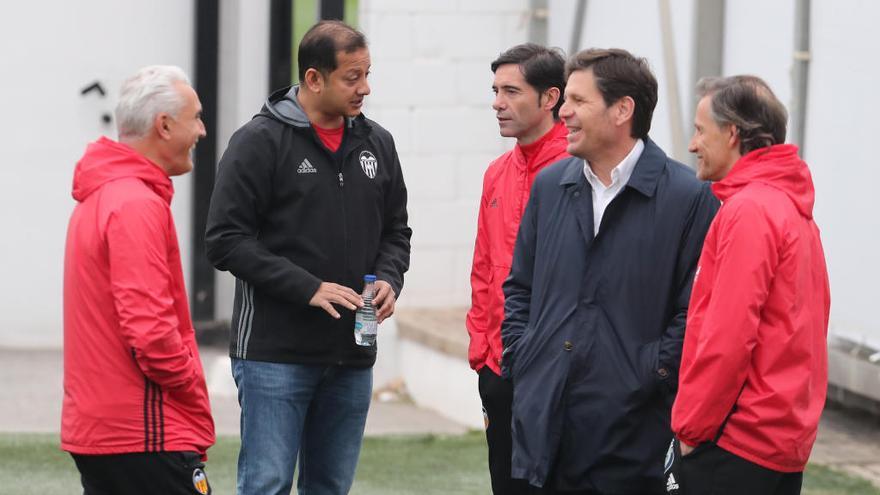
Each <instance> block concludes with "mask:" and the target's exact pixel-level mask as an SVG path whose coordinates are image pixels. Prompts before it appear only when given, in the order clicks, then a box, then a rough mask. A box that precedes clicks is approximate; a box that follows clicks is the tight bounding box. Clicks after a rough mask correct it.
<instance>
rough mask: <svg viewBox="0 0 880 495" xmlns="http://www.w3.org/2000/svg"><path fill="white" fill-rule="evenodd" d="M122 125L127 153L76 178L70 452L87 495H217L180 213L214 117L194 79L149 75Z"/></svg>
mask: <svg viewBox="0 0 880 495" xmlns="http://www.w3.org/2000/svg"><path fill="white" fill-rule="evenodd" d="M116 122H117V128H118V131H119V141H118V142H116V141H112V140H110V139H108V138H106V137H102V138H100V139H99V140H97V141H95V142H94V143H91V144H89V146H88V148H87V149H86V152H85V154H84V155H83V157H82V158H81V159H80V161H79V163H77V165H76V170H75V172H74V178H73V197H74V199H76V201H77V205H76V207H75V208H74V210H73V214H72V215H71V217H70V224H69V226H68V231H67V244H66V249H65V258H64V403H63V407H62V418H61V448H62V449H63V450H66V451H67V452H70V453H71V455H72V456H73V459H74V461H75V462H76V466H77V468H78V469H79V471H80V474H81V475H82V477H81V479H82V485H83V489H84V493H85V494H86V495H90V494H104V493H126V494H144V495H147V494H157V493H162V494H174V495H176V494H181V495H182V494H202V495H205V494H208V493H210V491H211V489H210V486H209V485H208V479H207V476H206V474H205V471H204V468H205V465H204V462H203V461H204V460H205V459H206V456H205V452H206V450H207V449H208V447H210V446H211V445H212V444H213V443H214V422H213V420H212V418H211V411H210V405H209V403H208V392H207V387H206V386H205V375H204V372H203V370H202V365H201V361H200V360H199V350H198V347H197V346H196V341H195V334H194V332H193V326H192V321H191V320H190V314H189V307H188V304H187V298H186V289H185V287H184V281H183V272H182V270H181V264H180V250H179V248H178V244H177V235H176V231H175V228H174V221H173V219H172V217H171V209H170V204H171V197H172V195H173V193H174V188H173V186H172V184H171V179H170V176H174V175H181V174H185V173H187V172H189V171H190V170H192V167H193V164H192V159H191V151H192V149H193V147H194V146H195V144H196V141H198V139H199V138H200V137H204V136H205V126H204V125H203V124H202V120H201V104H200V103H199V98H198V96H197V95H196V92H195V91H194V90H193V88H192V87H191V86H190V84H189V80H188V79H187V77H186V74H184V73H183V71H182V70H180V69H179V68H177V67H171V66H152V67H146V68H144V69H141V70H140V71H139V72H138V73H137V74H135V75H134V76H132V77H131V78H129V79H128V80H126V81H125V83H124V84H123V85H122V89H121V91H120V95H119V103H118V106H117V107H116ZM209 166H211V165H210V164H209Z"/></svg>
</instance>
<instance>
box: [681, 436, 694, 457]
mask: <svg viewBox="0 0 880 495" xmlns="http://www.w3.org/2000/svg"><path fill="white" fill-rule="evenodd" d="M678 445H679V446H681V456H682V457H684V456H686V455H688V454H690V453H691V452H693V451H694V447H691V446H690V445H688V444H686V443H684V442H682V441H681V440H679V441H678Z"/></svg>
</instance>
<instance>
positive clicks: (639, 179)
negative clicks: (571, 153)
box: [559, 138, 667, 197]
mask: <svg viewBox="0 0 880 495" xmlns="http://www.w3.org/2000/svg"><path fill="white" fill-rule="evenodd" d="M666 161H667V157H666V153H664V152H663V150H662V149H660V147H659V146H657V144H656V143H655V142H654V141H653V140H651V139H650V138H645V150H644V151H642V156H641V157H639V161H638V162H636V167H635V169H634V170H633V173H632V175H631V176H630V178H629V182H627V183H626V187H628V188H632V189H635V190H636V191H638V192H640V193H641V194H643V195H645V196H647V197H652V196H654V193H655V192H656V191H657V182H658V181H659V179H660V175H661V174H662V173H663V169H664V168H665V167H666ZM586 181H587V178H586V177H585V176H584V161H583V160H582V159H579V158H574V159H571V160H570V161H569V164H568V167H567V168H566V170H565V172H564V173H563V174H562V178H561V179H560V180H559V185H560V186H570V185H578V186H580V185H582V184H583V183H584V182H586Z"/></svg>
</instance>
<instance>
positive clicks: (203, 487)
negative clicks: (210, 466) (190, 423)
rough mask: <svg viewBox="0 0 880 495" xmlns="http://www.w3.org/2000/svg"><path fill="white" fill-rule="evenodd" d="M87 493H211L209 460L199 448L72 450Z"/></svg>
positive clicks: (201, 494) (187, 494)
mask: <svg viewBox="0 0 880 495" xmlns="http://www.w3.org/2000/svg"><path fill="white" fill-rule="evenodd" d="M71 456H72V457H73V461H74V462H75V463H76V468H77V469H79V473H80V476H81V479H82V486H83V495H157V494H160V493H161V494H162V495H208V494H210V493H211V486H210V485H209V484H208V477H207V475H206V474H205V463H203V462H202V460H201V458H200V456H199V454H197V453H195V452H143V453H133V454H111V455H81V454H71Z"/></svg>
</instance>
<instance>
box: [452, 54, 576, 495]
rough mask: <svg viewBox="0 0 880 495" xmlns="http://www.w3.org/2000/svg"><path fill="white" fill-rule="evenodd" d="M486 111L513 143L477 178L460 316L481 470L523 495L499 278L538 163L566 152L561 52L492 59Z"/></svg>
mask: <svg viewBox="0 0 880 495" xmlns="http://www.w3.org/2000/svg"><path fill="white" fill-rule="evenodd" d="M491 68H492V72H493V73H494V74H495V80H494V83H493V85H492V91H494V92H495V101H494V103H493V104H492V108H493V109H494V110H495V114H496V117H497V118H498V127H499V128H500V132H501V135H502V136H504V137H512V138H516V146H515V147H514V148H513V149H512V150H510V151H508V152H507V153H504V154H503V155H501V156H499V157H498V158H497V159H495V161H493V162H492V163H491V164H490V165H489V168H488V169H487V170H486V173H485V175H484V177H483V194H482V198H481V200H480V215H479V223H478V227H477V241H476V246H475V248H474V261H473V269H472V271H471V291H472V292H471V299H472V304H471V308H470V311H468V314H467V330H468V333H469V334H470V338H471V341H470V347H469V350H468V359H469V361H470V365H471V368H473V369H474V370H475V371H476V372H477V373H478V374H479V390H480V398H481V399H482V401H483V415H484V418H485V420H486V440H487V442H488V444H489V473H490V474H491V477H492V491H493V492H494V493H495V494H496V495H501V494H504V495H516V494H518V493H528V492H527V490H528V483H526V482H524V481H522V480H513V479H512V478H511V476H510V458H511V440H510V405H511V401H512V399H513V389H512V387H511V384H510V383H509V382H507V381H505V380H502V379H501V376H500V375H501V321H502V320H503V319H504V294H503V293H502V292H501V283H502V282H504V279H505V278H507V275H508V274H509V273H510V263H511V259H512V258H513V244H514V241H515V240H516V233H517V230H518V229H519V222H520V219H521V218H522V214H523V210H524V209H525V207H526V203H528V200H529V190H530V189H531V187H532V182H533V181H534V180H535V176H536V175H537V174H538V172H540V171H541V170H542V169H543V168H544V167H546V166H547V165H550V164H551V163H553V162H556V161H558V160H560V159H562V158H566V157H568V156H569V155H568V154H567V153H566V152H565V147H566V144H567V142H566V140H565V136H566V134H567V130H566V129H565V127H564V126H563V125H562V123H560V122H558V119H559V107H560V106H562V93H563V91H564V90H565V77H564V68H565V61H564V60H563V58H562V55H561V54H559V53H558V52H557V51H555V50H551V49H548V48H545V47H543V46H540V45H535V44H532V43H528V44H524V45H517V46H515V47H513V48H510V49H509V50H507V51H505V52H504V53H502V54H501V55H499V57H498V58H497V59H496V60H495V61H493V62H492V65H491Z"/></svg>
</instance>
